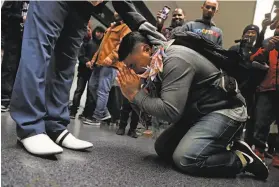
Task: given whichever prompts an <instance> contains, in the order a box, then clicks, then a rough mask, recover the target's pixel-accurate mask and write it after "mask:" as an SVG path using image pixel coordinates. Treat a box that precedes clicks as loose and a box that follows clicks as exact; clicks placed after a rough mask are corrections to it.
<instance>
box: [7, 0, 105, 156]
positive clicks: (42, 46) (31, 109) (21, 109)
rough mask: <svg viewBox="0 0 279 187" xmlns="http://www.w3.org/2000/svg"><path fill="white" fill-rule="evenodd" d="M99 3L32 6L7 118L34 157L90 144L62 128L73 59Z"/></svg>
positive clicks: (38, 3)
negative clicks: (12, 120)
mask: <svg viewBox="0 0 279 187" xmlns="http://www.w3.org/2000/svg"><path fill="white" fill-rule="evenodd" d="M100 2H101V1H93V2H92V1H91V3H90V2H87V1H76V2H74V1H71V2H70V1H69V2H66V1H31V2H30V5H29V9H28V15H27V19H26V20H27V21H26V23H25V25H24V34H23V42H22V51H21V54H22V55H21V59H20V64H19V68H18V72H17V76H16V80H15V85H14V89H13V93H12V99H11V117H12V118H13V119H14V120H15V122H16V125H17V136H18V139H19V141H20V142H21V143H22V144H23V146H24V147H25V148H26V150H27V151H28V152H30V153H32V154H34V155H54V154H59V153H62V151H63V149H62V148H61V147H60V146H63V147H66V148H69V149H73V150H81V149H86V148H90V147H92V146H93V145H92V143H90V142H87V141H82V140H79V139H77V138H75V137H74V136H73V135H72V134H71V133H70V132H68V130H67V129H66V127H67V125H68V124H69V123H70V117H69V111H68V103H69V92H70V88H71V85H72V81H73V76H74V67H75V64H76V59H77V57H78V52H79V49H80V47H81V43H82V40H83V37H84V36H85V34H86V27H87V23H88V21H89V19H90V16H91V12H92V11H95V12H99V11H100V10H101V6H103V4H100ZM98 4H100V5H99V6H98V7H94V5H95V6H97V5H98ZM57 144H58V145H57Z"/></svg>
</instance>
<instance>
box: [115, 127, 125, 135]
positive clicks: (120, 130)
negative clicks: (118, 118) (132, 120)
mask: <svg viewBox="0 0 279 187" xmlns="http://www.w3.org/2000/svg"><path fill="white" fill-rule="evenodd" d="M116 134H117V135H124V134H125V129H123V128H119V129H118V130H117V131H116Z"/></svg>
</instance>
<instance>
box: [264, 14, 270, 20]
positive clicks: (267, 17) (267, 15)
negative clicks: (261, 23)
mask: <svg viewBox="0 0 279 187" xmlns="http://www.w3.org/2000/svg"><path fill="white" fill-rule="evenodd" d="M264 17H265V19H268V20H270V21H271V13H267V14H265V15H264Z"/></svg>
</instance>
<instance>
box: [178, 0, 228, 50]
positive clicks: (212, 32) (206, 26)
mask: <svg viewBox="0 0 279 187" xmlns="http://www.w3.org/2000/svg"><path fill="white" fill-rule="evenodd" d="M218 6H219V3H218V1H217V0H206V1H205V2H204V4H203V5H202V7H201V9H202V19H197V20H195V21H190V22H187V23H186V24H184V25H183V26H182V28H181V29H182V31H191V32H194V33H197V34H199V35H201V36H204V37H205V38H207V39H209V40H211V41H212V42H214V43H216V44H218V45H220V46H222V45H223V33H222V30H221V29H220V28H218V27H216V26H215V24H214V23H213V21H212V19H213V17H214V16H215V14H216V13H217V12H218Z"/></svg>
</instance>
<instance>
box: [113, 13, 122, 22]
mask: <svg viewBox="0 0 279 187" xmlns="http://www.w3.org/2000/svg"><path fill="white" fill-rule="evenodd" d="M113 19H114V21H115V22H118V21H121V20H122V19H121V17H120V16H119V14H118V13H117V12H114V15H113Z"/></svg>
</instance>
